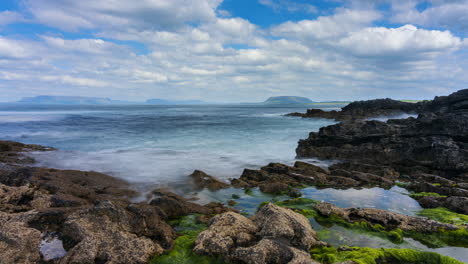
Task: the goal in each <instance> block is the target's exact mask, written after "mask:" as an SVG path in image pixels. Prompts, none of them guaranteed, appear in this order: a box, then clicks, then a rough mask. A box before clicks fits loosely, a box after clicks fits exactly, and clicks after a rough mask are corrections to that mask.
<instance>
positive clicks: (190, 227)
mask: <svg viewBox="0 0 468 264" xmlns="http://www.w3.org/2000/svg"><path fill="white" fill-rule="evenodd" d="M196 218H197V215H189V216H185V217H181V218H179V219H176V220H173V221H171V222H170V224H171V225H172V226H173V227H174V228H175V230H176V231H177V233H178V234H180V236H179V237H178V238H177V239H176V240H175V242H174V247H173V249H172V250H171V251H169V252H167V253H166V254H163V255H161V256H156V257H154V258H153V259H151V261H150V263H151V264H218V263H219V264H221V263H224V262H223V261H222V259H221V258H218V257H210V256H200V255H197V254H195V253H193V251H192V249H193V246H194V244H195V240H196V239H197V236H198V234H199V233H200V232H201V231H203V230H205V229H206V228H207V226H206V225H205V224H202V223H198V222H197V220H196Z"/></svg>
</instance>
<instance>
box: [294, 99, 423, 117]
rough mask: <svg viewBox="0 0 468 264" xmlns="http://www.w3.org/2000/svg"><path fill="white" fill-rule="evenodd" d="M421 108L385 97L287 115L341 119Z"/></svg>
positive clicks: (395, 114) (419, 105) (420, 108)
mask: <svg viewBox="0 0 468 264" xmlns="http://www.w3.org/2000/svg"><path fill="white" fill-rule="evenodd" d="M422 109H423V106H422V104H413V103H406V102H402V101H397V100H392V99H389V98H386V99H375V100H368V101H356V102H352V103H350V104H348V105H346V106H345V107H343V108H342V109H341V111H335V110H332V111H324V110H321V109H308V110H307V112H306V113H291V114H287V115H288V116H300V117H305V118H329V119H335V120H337V121H343V120H352V119H365V118H370V117H378V116H397V115H401V114H404V113H418V112H421V111H422Z"/></svg>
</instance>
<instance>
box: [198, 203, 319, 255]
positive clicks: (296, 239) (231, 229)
mask: <svg viewBox="0 0 468 264" xmlns="http://www.w3.org/2000/svg"><path fill="white" fill-rule="evenodd" d="M323 245H324V243H323V242H320V241H318V238H317V234H316V233H315V231H314V230H313V229H312V227H311V226H310V223H309V220H308V219H307V218H305V217H304V216H303V215H300V214H298V213H295V212H293V211H291V210H289V209H286V208H282V207H279V206H277V205H274V204H271V203H268V204H266V205H264V206H263V207H262V208H261V209H260V210H259V211H258V212H257V214H256V215H255V216H254V217H253V219H252V220H251V219H248V218H246V217H244V216H242V215H240V214H237V213H232V212H228V213H224V214H222V215H218V216H216V217H214V218H213V219H212V220H211V223H210V226H209V228H208V229H207V230H205V231H203V232H201V233H200V234H199V236H198V238H197V241H196V243H195V248H194V252H196V253H197V254H201V255H221V256H223V257H224V258H225V259H227V260H229V261H233V262H240V263H255V264H256V263H258V264H260V263H304V264H306V263H317V262H315V261H314V260H312V259H311V258H310V255H309V253H308V252H307V251H308V250H310V249H311V248H312V247H315V246H323Z"/></svg>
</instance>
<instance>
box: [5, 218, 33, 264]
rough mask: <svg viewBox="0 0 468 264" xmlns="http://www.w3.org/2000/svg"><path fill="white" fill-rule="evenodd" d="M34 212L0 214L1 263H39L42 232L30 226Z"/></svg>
mask: <svg viewBox="0 0 468 264" xmlns="http://www.w3.org/2000/svg"><path fill="white" fill-rule="evenodd" d="M34 214H35V213H34V212H27V213H17V214H7V213H3V212H0V238H1V239H0V251H1V252H2V253H1V259H0V262H1V263H24V264H29V263H39V262H40V260H41V256H40V253H39V245H40V243H41V232H40V231H39V230H37V229H34V228H31V227H29V226H28V224H27V223H28V221H29V220H30V219H31V218H32V217H34Z"/></svg>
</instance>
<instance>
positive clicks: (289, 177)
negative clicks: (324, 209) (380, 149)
mask: <svg viewBox="0 0 468 264" xmlns="http://www.w3.org/2000/svg"><path fill="white" fill-rule="evenodd" d="M398 177H399V173H398V172H396V171H395V170H393V169H392V168H389V167H377V166H374V165H370V164H361V163H352V164H351V163H344V164H338V165H334V166H331V167H330V168H329V169H324V168H321V167H318V166H315V165H313V164H309V163H306V162H302V161H297V162H296V163H295V164H294V166H288V165H285V164H281V163H270V164H268V165H267V166H264V167H262V168H261V169H260V170H250V169H245V170H244V172H243V173H242V175H241V177H240V178H238V179H233V180H231V183H232V185H233V186H236V187H248V188H252V187H260V190H261V191H263V192H266V193H273V194H289V193H291V194H294V193H295V192H294V188H293V187H302V186H304V185H315V186H318V187H335V188H349V187H358V186H382V187H390V186H391V185H393V183H394V181H395V180H396V179H398Z"/></svg>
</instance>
